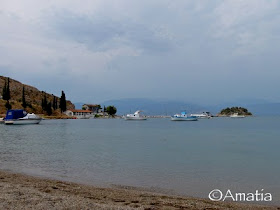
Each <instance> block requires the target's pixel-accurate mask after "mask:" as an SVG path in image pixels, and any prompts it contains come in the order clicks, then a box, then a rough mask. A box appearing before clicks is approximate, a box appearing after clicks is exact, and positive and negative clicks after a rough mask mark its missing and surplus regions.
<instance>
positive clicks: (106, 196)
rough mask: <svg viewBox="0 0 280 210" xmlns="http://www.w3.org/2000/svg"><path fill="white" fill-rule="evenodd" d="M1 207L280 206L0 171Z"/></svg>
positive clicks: (240, 207)
mask: <svg viewBox="0 0 280 210" xmlns="http://www.w3.org/2000/svg"><path fill="white" fill-rule="evenodd" d="M0 209H280V207H279V208H278V207H270V206H258V205H248V204H240V203H230V202H212V201H210V200H207V199H199V198H190V197H178V196H170V195H164V194H159V193H152V192H145V191H142V190H135V189H125V188H122V189H118V188H116V189H115V188H98V187H94V186H87V185H81V184H76V183H70V182H64V181H57V180H50V179H45V178H41V177H33V176H27V175H23V174H15V173H11V172H6V171H0Z"/></svg>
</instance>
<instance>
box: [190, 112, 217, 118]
mask: <svg viewBox="0 0 280 210" xmlns="http://www.w3.org/2000/svg"><path fill="white" fill-rule="evenodd" d="M190 116H193V117H197V118H199V119H210V118H212V117H213V115H212V114H211V113H210V112H202V113H201V114H191V115H190Z"/></svg>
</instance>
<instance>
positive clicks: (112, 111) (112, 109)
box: [106, 106, 117, 116]
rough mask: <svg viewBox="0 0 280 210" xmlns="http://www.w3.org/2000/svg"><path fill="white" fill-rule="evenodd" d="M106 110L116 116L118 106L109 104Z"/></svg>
mask: <svg viewBox="0 0 280 210" xmlns="http://www.w3.org/2000/svg"><path fill="white" fill-rule="evenodd" d="M106 111H107V113H108V115H111V116H114V115H115V114H116V113H117V108H116V107H114V106H107V107H106Z"/></svg>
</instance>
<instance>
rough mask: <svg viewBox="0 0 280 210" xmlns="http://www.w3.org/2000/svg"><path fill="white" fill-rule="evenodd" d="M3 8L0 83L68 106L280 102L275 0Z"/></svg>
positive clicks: (278, 5) (30, 3)
mask: <svg viewBox="0 0 280 210" xmlns="http://www.w3.org/2000/svg"><path fill="white" fill-rule="evenodd" d="M0 1H1V6H0V30H1V33H0V56H1V59H0V75H3V76H8V77H11V78H13V79H16V80H19V81H20V82H23V83H25V84H29V85H32V86H35V87H37V88H38V89H40V90H44V91H47V92H50V93H54V94H56V95H60V92H61V90H64V91H65V92H66V96H67V99H69V100H71V101H72V102H92V103H95V102H96V103H99V102H102V101H105V100H110V99H118V98H137V97H139V98H166V99H170V100H175V99H176V100H177V99H180V100H182V101H193V102H195V103H212V104H214V103H223V102H226V101H234V100H239V99H246V98H252V99H259V100H266V101H272V102H280V96H279V94H278V89H279V87H280V85H279V81H278V80H279V77H280V71H279V66H280V65H279V64H280V60H279V59H278V55H279V52H280V40H279V39H280V29H279V27H278V25H279V21H280V13H279V9H280V2H279V1H277V0H269V1H266V0H246V1H244V0H227V1H222V0H197V1H191V0H188V1H182V0H178V1H171V0H163V1H159V0H154V1H147V0H143V1H128V0H107V1H101V0H96V1H89V0H86V1H83V2H82V3H81V2H80V1H73V0H72V1H66V0H61V1H59V2H58V1H54V0H50V1H48V2H45V1H35V0H26V1H24V2H18V1H15V0H10V1H2V0H0Z"/></svg>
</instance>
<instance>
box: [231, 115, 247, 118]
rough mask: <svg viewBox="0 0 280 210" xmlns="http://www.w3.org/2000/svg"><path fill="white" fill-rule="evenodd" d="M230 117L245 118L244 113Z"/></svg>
mask: <svg viewBox="0 0 280 210" xmlns="http://www.w3.org/2000/svg"><path fill="white" fill-rule="evenodd" d="M230 118H245V116H244V115H240V116H230Z"/></svg>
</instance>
